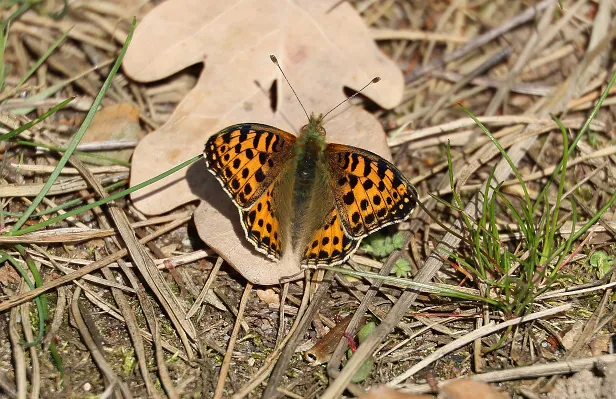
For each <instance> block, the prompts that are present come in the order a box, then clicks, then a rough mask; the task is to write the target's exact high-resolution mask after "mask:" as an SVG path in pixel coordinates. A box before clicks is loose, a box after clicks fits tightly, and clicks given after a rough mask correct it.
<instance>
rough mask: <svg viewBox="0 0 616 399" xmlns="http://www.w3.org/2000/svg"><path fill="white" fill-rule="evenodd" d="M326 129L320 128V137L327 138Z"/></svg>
mask: <svg viewBox="0 0 616 399" xmlns="http://www.w3.org/2000/svg"><path fill="white" fill-rule="evenodd" d="M325 134H326V132H325V128H324V127H322V126H319V135H320V136H323V137H325Z"/></svg>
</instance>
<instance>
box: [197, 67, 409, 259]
mask: <svg viewBox="0 0 616 399" xmlns="http://www.w3.org/2000/svg"><path fill="white" fill-rule="evenodd" d="M272 60H273V61H274V60H275V59H274V58H272ZM274 62H275V61H274ZM325 135H326V133H325V129H324V128H323V116H322V115H319V116H315V115H314V114H312V115H311V116H310V117H309V119H308V124H307V125H305V126H304V127H303V128H302V129H301V131H300V134H299V136H298V137H295V136H294V135H292V134H290V133H287V132H285V131H283V130H280V129H277V128H275V127H273V126H268V125H262V124H258V123H241V124H238V125H233V126H229V127H227V128H226V129H223V130H221V131H220V132H218V133H216V134H215V135H213V136H212V137H210V139H209V140H208V141H207V143H206V145H205V160H206V163H207V168H208V170H209V171H210V172H211V173H212V174H214V176H216V178H217V179H218V181H220V183H221V184H222V186H223V188H224V190H225V191H226V192H227V194H229V196H230V197H231V200H232V201H233V203H234V204H235V205H236V206H237V207H238V209H239V212H240V218H241V222H242V227H243V228H244V231H245V233H246V238H248V240H249V241H250V242H252V243H253V244H254V245H255V248H256V249H257V250H258V251H260V252H262V253H264V254H266V255H267V256H268V257H269V258H271V259H273V260H279V259H283V258H285V257H291V260H292V261H294V262H299V263H301V264H303V265H308V266H317V265H337V264H340V263H342V262H344V261H345V260H347V259H348V258H349V257H350V256H351V254H352V253H353V252H354V251H355V250H356V249H357V247H358V245H359V243H360V241H361V239H362V238H364V237H365V236H367V235H368V234H370V233H373V232H375V231H377V230H379V229H381V228H383V227H385V226H388V225H390V224H393V223H398V222H401V221H403V220H405V219H407V218H408V217H409V215H410V214H411V212H412V211H413V209H414V208H415V206H416V205H417V192H416V191H415V188H414V187H413V186H412V185H411V183H409V181H408V180H407V179H406V178H405V177H404V175H402V173H401V172H400V171H399V170H398V169H396V167H395V166H394V165H392V164H391V163H390V162H388V161H386V160H385V159H383V158H382V157H380V156H378V155H376V154H374V153H372V152H370V151H367V150H363V149H361V148H356V147H351V146H347V145H342V144H335V143H327V142H326V141H325Z"/></svg>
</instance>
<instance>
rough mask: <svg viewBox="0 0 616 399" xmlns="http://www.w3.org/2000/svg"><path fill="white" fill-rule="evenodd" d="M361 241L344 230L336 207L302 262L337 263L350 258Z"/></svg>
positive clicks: (310, 264)
mask: <svg viewBox="0 0 616 399" xmlns="http://www.w3.org/2000/svg"><path fill="white" fill-rule="evenodd" d="M360 241H361V238H360V239H356V238H352V237H350V236H349V235H348V234H346V233H345V232H344V228H343V227H342V221H341V218H340V214H339V213H338V209H337V208H336V207H334V209H332V211H331V212H330V214H329V215H328V216H327V218H326V219H325V225H324V226H323V227H321V228H320V229H318V230H317V231H316V232H315V233H314V236H313V238H312V241H311V243H310V245H308V249H307V250H306V252H305V254H304V257H303V259H302V263H303V264H306V265H309V266H318V265H330V266H331V265H337V264H339V263H342V262H344V261H345V260H347V259H348V257H349V256H351V254H352V253H353V252H355V250H356V249H357V246H358V245H359V243H360Z"/></svg>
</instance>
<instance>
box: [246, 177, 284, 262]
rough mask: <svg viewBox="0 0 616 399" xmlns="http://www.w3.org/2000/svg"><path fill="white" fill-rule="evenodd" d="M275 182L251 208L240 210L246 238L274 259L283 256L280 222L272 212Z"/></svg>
mask: <svg viewBox="0 0 616 399" xmlns="http://www.w3.org/2000/svg"><path fill="white" fill-rule="evenodd" d="M273 190H274V184H271V185H270V187H269V188H268V190H267V191H266V192H265V193H264V194H263V195H262V196H261V197H260V198H259V199H258V200H257V202H255V203H254V204H253V205H252V206H251V207H250V208H248V209H246V210H240V213H241V215H242V226H243V227H244V231H245V232H246V238H247V239H248V240H249V241H250V242H252V243H253V244H254V245H255V247H256V248H257V250H259V251H260V252H263V253H264V254H266V255H268V256H269V257H270V258H272V259H279V258H280V256H281V245H280V242H281V241H280V223H279V221H278V218H276V216H275V214H274V213H273V212H272V210H273V203H274V198H273V195H272V192H273Z"/></svg>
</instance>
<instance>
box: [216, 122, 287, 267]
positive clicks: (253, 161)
mask: <svg viewBox="0 0 616 399" xmlns="http://www.w3.org/2000/svg"><path fill="white" fill-rule="evenodd" d="M295 140H296V138H295V136H293V135H292V134H290V133H287V132H285V131H283V130H280V129H276V128H275V127H272V126H268V125H261V124H256V123H243V124H239V125H234V126H229V127H228V128H226V129H223V130H222V131H220V132H219V133H217V134H215V135H214V136H212V137H210V139H209V140H208V141H207V143H206V145H205V160H206V163H207V168H208V170H209V171H210V172H211V173H212V174H213V175H214V176H216V178H217V179H218V180H219V181H220V183H221V184H222V186H223V188H224V189H225V191H226V192H227V194H229V196H230V197H231V199H232V200H233V203H234V204H235V205H236V206H237V207H238V208H239V210H240V216H241V222H242V227H243V228H244V232H245V233H246V238H247V239H248V240H249V241H250V242H252V243H253V244H254V245H255V248H256V249H257V250H258V251H259V252H262V253H264V254H266V255H267V256H268V257H270V258H272V259H279V258H280V255H281V245H280V237H279V233H280V223H279V221H278V219H277V218H276V216H275V215H274V213H273V212H272V210H273V208H272V204H273V194H272V193H273V191H274V187H275V184H276V178H277V177H278V176H279V174H280V171H281V170H282V168H283V167H284V166H285V164H286V162H287V161H288V160H289V159H290V158H291V156H292V153H293V146H294V144H295Z"/></svg>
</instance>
